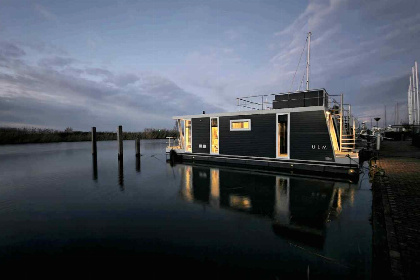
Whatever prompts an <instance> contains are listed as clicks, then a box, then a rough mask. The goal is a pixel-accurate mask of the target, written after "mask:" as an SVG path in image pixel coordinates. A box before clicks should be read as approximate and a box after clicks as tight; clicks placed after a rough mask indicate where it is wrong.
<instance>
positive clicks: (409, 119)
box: [408, 76, 413, 124]
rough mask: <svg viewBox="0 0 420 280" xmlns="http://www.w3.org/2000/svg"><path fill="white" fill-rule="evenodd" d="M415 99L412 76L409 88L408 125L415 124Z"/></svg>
mask: <svg viewBox="0 0 420 280" xmlns="http://www.w3.org/2000/svg"><path fill="white" fill-rule="evenodd" d="M412 111H413V97H412V94H411V76H410V85H409V86H408V123H409V124H412V123H413V114H412V113H413V112H412Z"/></svg>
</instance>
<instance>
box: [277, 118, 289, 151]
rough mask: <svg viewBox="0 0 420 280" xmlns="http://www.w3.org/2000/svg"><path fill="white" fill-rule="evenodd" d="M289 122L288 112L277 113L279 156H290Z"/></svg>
mask: <svg viewBox="0 0 420 280" xmlns="http://www.w3.org/2000/svg"><path fill="white" fill-rule="evenodd" d="M288 122H289V115H288V114H285V115H277V157H279V158H283V157H286V158H287V157H288V156H289V143H288V142H289V139H288Z"/></svg>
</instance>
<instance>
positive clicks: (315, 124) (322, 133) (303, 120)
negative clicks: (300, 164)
mask: <svg viewBox="0 0 420 280" xmlns="http://www.w3.org/2000/svg"><path fill="white" fill-rule="evenodd" d="M290 158H291V159H302V160H320V161H331V162H332V161H334V154H333V149H332V146H331V140H330V135H329V132H328V128H327V124H326V120H325V115H324V111H312V112H295V113H290Z"/></svg>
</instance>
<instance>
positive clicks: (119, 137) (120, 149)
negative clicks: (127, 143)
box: [117, 125, 123, 159]
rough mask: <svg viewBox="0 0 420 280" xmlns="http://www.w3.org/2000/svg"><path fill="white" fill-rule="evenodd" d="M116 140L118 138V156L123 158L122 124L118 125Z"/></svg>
mask: <svg viewBox="0 0 420 280" xmlns="http://www.w3.org/2000/svg"><path fill="white" fill-rule="evenodd" d="M117 140H118V158H119V159H122V158H123V131H122V125H120V126H118V130H117Z"/></svg>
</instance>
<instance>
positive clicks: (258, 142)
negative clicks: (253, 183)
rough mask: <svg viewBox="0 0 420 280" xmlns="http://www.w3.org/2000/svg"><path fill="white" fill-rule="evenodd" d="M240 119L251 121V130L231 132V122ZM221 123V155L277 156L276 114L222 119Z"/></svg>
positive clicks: (220, 119)
mask: <svg viewBox="0 0 420 280" xmlns="http://www.w3.org/2000/svg"><path fill="white" fill-rule="evenodd" d="M238 119H250V120H251V130H249V131H230V120H238ZM219 122H220V127H219V134H220V140H219V146H220V148H219V151H220V154H222V155H238V156H256V157H272V158H274V157H275V156H276V114H261V115H245V116H229V117H220V118H219ZM193 135H194V134H193ZM193 144H194V142H193Z"/></svg>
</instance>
